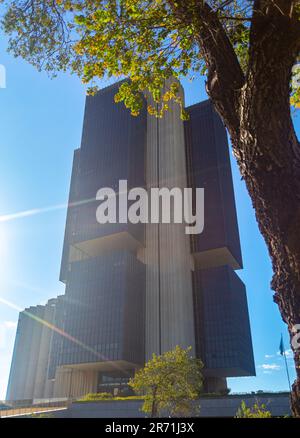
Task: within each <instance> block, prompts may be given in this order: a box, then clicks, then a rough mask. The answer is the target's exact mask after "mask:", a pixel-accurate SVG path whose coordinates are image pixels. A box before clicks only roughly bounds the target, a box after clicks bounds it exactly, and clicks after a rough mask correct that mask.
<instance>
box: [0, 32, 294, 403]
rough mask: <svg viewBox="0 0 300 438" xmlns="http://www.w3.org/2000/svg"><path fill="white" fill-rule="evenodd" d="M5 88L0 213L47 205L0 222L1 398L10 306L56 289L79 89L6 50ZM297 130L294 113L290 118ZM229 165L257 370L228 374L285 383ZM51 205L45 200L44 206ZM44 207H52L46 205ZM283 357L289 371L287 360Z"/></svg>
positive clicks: (264, 260) (14, 312) (12, 326)
mask: <svg viewBox="0 0 300 438" xmlns="http://www.w3.org/2000/svg"><path fill="white" fill-rule="evenodd" d="M0 64H2V65H4V66H5V68H6V75H7V84H6V85H7V88H6V89H0V154H1V155H0V216H3V215H8V214H14V213H18V212H22V211H28V210H32V209H38V210H39V209H42V210H43V209H45V211H41V212H40V213H37V214H32V215H27V216H26V215H25V216H23V217H20V218H18V219H11V220H9V221H6V222H1V221H0V399H3V398H4V397H5V391H6V385H7V379H8V374H9V368H10V361H11V355H12V349H13V343H14V336H15V330H16V323H17V318H18V309H23V308H24V307H27V306H30V305H36V304H41V303H42V304H43V303H45V302H46V301H47V299H49V298H51V297H53V296H56V295H58V294H61V293H63V292H64V285H63V284H62V283H60V282H59V281H58V276H59V268H60V259H61V252H62V244H63V235H64V227H65V217H66V209H65V208H64V207H61V206H62V205H64V204H65V203H66V202H67V197H68V190H69V183H70V175H71V165H72V155H73V150H74V149H75V148H77V147H79V146H80V140H81V130H82V121H83V111H84V101H85V92H84V88H83V86H82V84H81V83H80V81H79V80H78V79H77V78H76V77H72V76H70V75H68V74H64V75H59V77H58V78H56V79H54V80H51V79H49V78H48V77H47V75H46V74H45V73H38V72H37V71H36V70H34V68H33V67H31V66H30V65H29V64H27V63H26V62H24V61H22V60H21V59H15V58H13V57H12V56H10V55H9V54H7V53H6V52H5V41H3V39H2V40H1V42H0ZM183 85H184V88H185V93H186V104H187V105H190V104H193V103H196V102H198V101H200V100H203V99H205V97H206V94H205V89H204V82H203V79H201V78H197V79H196V80H195V81H194V82H193V83H190V82H188V81H187V80H184V81H183ZM295 122H296V127H297V130H298V133H299V132H300V122H299V117H298V118H297V117H296V119H295ZM232 171H233V179H234V188H235V196H236V203H237V212H238V221H239V229H240V238H241V245H242V253H243V258H244V266H245V267H244V269H243V271H239V275H240V276H241V278H242V280H243V281H244V283H245V284H246V288H247V295H248V304H249V312H250V320H251V327H252V337H253V346H254V355H255V363H256V370H257V376H256V377H250V378H236V379H229V380H228V386H229V387H230V388H231V389H232V391H234V392H241V391H255V390H259V389H263V390H272V391H277V390H286V389H288V384H287V378H286V373H285V369H284V363H283V359H282V357H281V356H280V355H279V354H278V346H279V341H280V334H281V333H283V336H284V341H285V345H286V349H288V335H287V330H286V327H285V324H283V322H282V321H281V317H280V314H279V311H278V309H277V306H276V305H275V304H274V303H273V300H272V292H271V290H270V286H269V284H270V280H271V275H272V271H271V265H270V261H269V257H268V254H267V250H266V247H265V244H264V241H263V239H262V237H261V236H260V233H259V231H258V227H257V224H256V221H255V217H254V212H253V209H252V206H251V202H250V199H249V196H248V194H247V192H246V189H245V185H244V183H243V182H242V181H241V179H240V175H239V171H238V169H237V167H236V164H235V161H234V159H233V157H232ZM53 206H54V207H55V206H58V207H57V208H54V209H52V207H53ZM48 207H51V208H50V209H49V210H47V209H48ZM287 356H288V363H289V370H290V374H291V378H292V379H293V378H294V376H295V372H294V367H293V361H292V359H291V358H290V357H289V356H290V354H289V352H288V354H287Z"/></svg>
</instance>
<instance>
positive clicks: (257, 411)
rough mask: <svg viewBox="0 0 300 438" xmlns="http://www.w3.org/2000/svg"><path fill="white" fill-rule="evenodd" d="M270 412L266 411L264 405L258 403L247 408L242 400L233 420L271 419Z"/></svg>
mask: <svg viewBox="0 0 300 438" xmlns="http://www.w3.org/2000/svg"><path fill="white" fill-rule="evenodd" d="M271 417H272V415H271V412H270V411H267V409H266V405H264V404H259V403H258V401H256V402H255V403H254V405H253V406H252V407H250V408H249V407H248V406H247V405H246V403H245V402H244V400H243V401H242V404H241V406H240V407H239V409H238V411H237V413H236V416H235V418H271Z"/></svg>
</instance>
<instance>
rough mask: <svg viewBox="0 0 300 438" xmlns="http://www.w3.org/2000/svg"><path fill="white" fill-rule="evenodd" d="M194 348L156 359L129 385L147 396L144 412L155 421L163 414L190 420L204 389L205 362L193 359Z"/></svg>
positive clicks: (174, 351)
mask: <svg viewBox="0 0 300 438" xmlns="http://www.w3.org/2000/svg"><path fill="white" fill-rule="evenodd" d="M190 352H191V347H189V348H187V349H182V348H181V347H179V346H176V347H175V348H174V350H171V351H167V352H166V353H164V354H162V355H161V356H157V355H156V354H153V356H152V359H151V360H149V361H148V362H147V364H146V365H145V367H144V368H142V369H141V370H139V371H138V372H137V373H136V374H135V376H134V378H132V379H131V380H130V382H129V386H130V387H131V388H132V389H133V390H134V391H135V392H136V393H138V394H144V396H145V399H144V404H143V407H142V410H143V411H144V412H145V413H147V414H150V415H151V416H152V417H157V416H159V415H160V414H161V413H162V411H164V412H167V413H168V414H169V415H171V416H190V415H191V414H192V413H193V411H194V400H195V399H197V397H198V396H199V392H200V389H201V387H202V381H203V378H202V373H201V369H202V367H203V364H202V362H201V361H200V360H199V359H195V358H194V357H192V356H191V354H190Z"/></svg>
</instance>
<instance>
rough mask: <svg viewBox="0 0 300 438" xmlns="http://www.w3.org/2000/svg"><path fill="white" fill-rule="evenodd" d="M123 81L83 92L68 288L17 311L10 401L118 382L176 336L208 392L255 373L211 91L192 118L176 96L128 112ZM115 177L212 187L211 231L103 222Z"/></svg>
mask: <svg viewBox="0 0 300 438" xmlns="http://www.w3.org/2000/svg"><path fill="white" fill-rule="evenodd" d="M116 87H117V84H115V85H113V86H110V87H107V88H105V89H103V90H101V91H100V92H98V93H97V94H96V95H95V96H93V97H87V100H86V108H85V117H84V125H83V135H82V142H81V148H80V149H77V150H76V151H75V153H74V162H73V171H72V178H71V187H70V196H69V208H68V212H67V221H66V231H65V239H64V247H63V256H62V264H61V273H60V280H61V281H63V282H64V283H65V284H66V292H65V295H64V296H61V297H58V298H57V299H54V300H49V302H48V304H47V305H46V306H37V307H31V308H29V309H26V310H25V311H24V312H21V313H20V318H19V324H18V329H17V335H16V341H15V348H14V354H13V360H12V365H11V372H10V378H9V385H8V390H7V400H20V399H32V398H48V397H78V396H81V395H83V394H85V393H87V392H99V391H108V390H109V391H115V392H116V391H117V390H120V389H122V388H126V383H127V381H128V379H129V378H130V377H131V376H133V375H134V372H135V370H136V369H138V368H140V367H141V366H143V364H144V363H145V361H147V360H148V359H149V358H150V357H151V356H152V353H156V354H160V353H163V352H165V351H168V350H170V349H172V348H173V347H175V346H176V345H181V346H182V347H187V346H191V347H192V349H193V352H194V354H195V355H196V356H198V357H199V358H201V359H202V361H203V362H204V365H205V368H204V374H205V390H206V391H211V392H216V391H220V390H224V389H226V377H235V376H249V375H254V374H255V367H254V360H253V352H252V341H251V333H250V325H249V316H248V306H247V298H246V291H245V286H244V284H243V283H242V281H241V280H240V278H239V277H238V275H237V274H236V273H235V270H237V269H241V268H242V256H241V249H240V242H239V233H238V225H237V218H236V209H235V201H234V192H233V185H232V176H231V168H230V160H229V150H228V143H227V136H226V131H225V128H224V127H223V125H222V123H221V120H220V118H219V116H218V115H217V114H216V113H215V112H214V110H213V108H212V105H211V103H210V102H209V101H205V102H201V103H199V104H196V105H193V106H191V107H188V108H187V111H188V113H189V115H190V119H189V121H187V122H183V121H182V120H181V119H180V117H179V108H178V107H177V106H176V105H175V104H172V111H170V112H168V113H167V114H166V115H165V117H164V118H163V119H156V118H154V117H153V116H149V115H148V114H147V112H146V108H144V109H143V111H142V112H141V114H140V115H139V116H138V117H132V116H131V115H130V113H129V112H128V110H126V109H125V107H124V106H123V105H117V104H115V103H114V99H113V98H114V95H115V93H116ZM145 107H146V106H145ZM119 180H127V182H128V188H129V189H130V188H132V187H145V188H146V189H147V190H149V189H150V188H153V187H159V188H161V187H167V188H172V187H179V188H184V187H194V188H195V187H204V189H205V210H204V211H205V226H204V231H203V233H202V234H199V235H193V236H189V235H187V234H185V224H177V223H176V224H174V223H171V224H165V223H159V224H156V223H152V224H151V223H147V224H141V223H139V224H130V223H114V224H109V223H107V224H102V225H100V224H99V223H98V222H97V220H96V209H97V206H98V205H99V201H97V200H96V199H95V196H96V192H97V190H98V189H99V188H102V187H111V188H113V189H114V190H117V189H118V184H119ZM40 320H44V321H46V324H44V323H41V322H40ZM48 322H49V324H50V326H49V325H48ZM52 325H53V326H55V329H54V330H52V329H51V327H52Z"/></svg>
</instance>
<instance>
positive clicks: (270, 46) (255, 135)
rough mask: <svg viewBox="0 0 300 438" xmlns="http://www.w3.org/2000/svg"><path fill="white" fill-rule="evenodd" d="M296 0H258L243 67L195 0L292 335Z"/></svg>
mask: <svg viewBox="0 0 300 438" xmlns="http://www.w3.org/2000/svg"><path fill="white" fill-rule="evenodd" d="M169 3H170V4H171V7H172V8H173V10H174V13H175V14H176V15H177V17H178V20H181V22H185V23H190V20H191V14H190V7H191V6H190V5H191V1H190V0H182V1H179V2H178V1H177V2H176V3H175V2H173V1H170V2H169ZM293 4H294V1H292V0H273V1H272V2H271V1H268V0H256V1H254V6H253V15H252V19H251V32H250V47H249V64H248V69H247V71H246V72H243V71H242V69H241V67H240V65H239V62H238V60H237V57H236V55H235V52H234V49H233V47H232V45H231V43H230V41H229V39H228V37H227V35H226V32H225V30H224V28H223V26H222V24H221V22H220V20H219V19H218V16H217V14H216V13H215V12H214V11H212V10H211V8H210V7H209V6H208V5H207V4H205V3H203V2H200V1H195V2H194V7H195V8H197V14H198V26H196V28H197V32H196V35H195V38H196V40H197V41H198V44H199V46H200V48H201V51H202V53H203V55H204V58H205V62H206V66H207V69H208V76H207V92H208V95H209V96H210V98H211V100H212V102H213V104H214V107H215V109H216V110H217V112H218V113H219V114H220V116H221V118H222V119H223V122H224V124H225V126H226V127H227V129H228V132H229V135H230V138H231V143H232V148H233V153H234V155H235V157H236V159H237V163H238V166H239V169H240V172H241V175H242V177H243V179H244V180H245V183H246V186H247V189H248V192H249V195H250V197H251V200H252V204H253V207H254V209H255V214H256V219H257V222H258V226H259V229H260V232H261V234H262V235H263V237H264V239H265V242H266V244H267V247H268V250H269V254H270V257H271V261H272V267H273V279H272V283H271V287H272V289H273V290H274V291H275V294H274V301H275V302H276V303H277V304H278V306H279V310H280V313H281V316H282V318H283V320H284V321H285V322H286V324H287V326H288V330H289V333H290V337H291V338H292V336H293V335H294V332H293V327H294V326H295V325H296V324H299V323H300V145H299V142H298V139H297V137H296V134H295V131H294V127H293V123H292V120H291V114H290V103H289V86H290V80H291V71H292V67H293V65H294V63H295V60H296V58H297V56H298V54H299V52H300V22H299V21H298V17H294V16H293ZM193 23H194V21H193ZM194 24H195V23H194ZM292 348H293V347H292ZM293 352H294V360H295V366H296V376H297V378H296V380H295V382H294V384H293V388H292V395H291V407H292V412H293V415H294V416H299V417H300V349H297V350H295V349H294V348H293Z"/></svg>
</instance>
